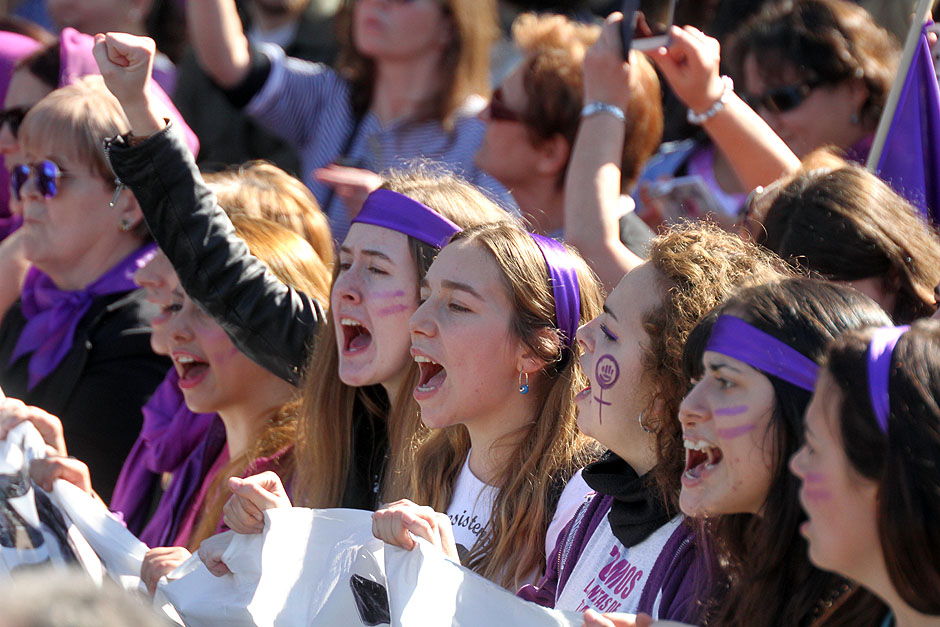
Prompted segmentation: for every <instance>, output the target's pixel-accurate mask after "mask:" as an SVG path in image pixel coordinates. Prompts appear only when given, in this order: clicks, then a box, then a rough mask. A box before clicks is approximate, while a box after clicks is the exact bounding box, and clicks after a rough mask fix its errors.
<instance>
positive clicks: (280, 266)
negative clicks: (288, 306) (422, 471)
mask: <svg viewBox="0 0 940 627" xmlns="http://www.w3.org/2000/svg"><path fill="white" fill-rule="evenodd" d="M232 224H233V225H234V226H235V231H236V233H237V234H238V236H239V237H241V238H242V239H243V240H245V243H246V244H247V245H248V249H249V250H250V251H251V254H253V255H254V256H256V257H258V258H259V259H260V260H261V261H263V262H264V263H265V265H266V266H267V267H268V268H269V269H270V270H271V272H273V273H274V275H275V276H277V278H278V279H280V280H281V281H282V282H284V283H286V284H287V285H289V286H291V287H293V288H294V289H296V290H299V291H302V292H304V293H306V294H310V295H312V296H313V295H317V294H318V292H319V290H320V288H319V287H318V286H319V285H320V284H322V283H323V282H324V281H328V280H329V270H327V268H326V266H325V265H324V264H323V262H322V261H321V260H320V257H319V255H317V253H316V251H314V250H313V248H312V247H311V246H310V244H309V243H307V241H306V240H304V239H303V238H302V237H300V236H299V235H297V234H296V233H294V232H293V231H290V230H288V229H286V228H284V227H282V226H281V225H279V224H275V223H274V222H271V221H269V220H264V219H260V218H249V217H247V216H243V215H233V216H232ZM296 418H297V403H296V401H290V402H288V403H286V404H285V405H284V406H282V407H281V408H280V410H278V411H277V412H276V413H275V415H273V416H271V417H270V418H269V419H268V421H267V422H266V423H265V424H264V426H263V427H262V429H261V431H260V434H259V436H258V438H257V439H256V440H255V442H254V444H253V445H252V446H251V447H249V449H248V450H246V451H245V452H243V453H242V454H241V455H238V456H236V457H233V458H232V459H230V460H229V461H228V463H227V464H226V465H225V466H224V467H223V468H222V469H221V470H220V471H219V473H218V474H217V475H216V476H215V478H214V479H213V481H212V483H211V484H210V486H209V489H208V490H207V491H206V498H205V502H204V504H203V507H202V510H201V511H200V512H199V513H198V515H197V519H196V526H195V527H194V529H193V532H192V534H191V535H190V537H189V540H188V542H187V543H186V546H187V548H189V549H190V550H195V549H196V548H198V547H199V544H200V543H201V542H202V541H203V540H205V539H206V538H208V537H209V536H211V535H214V534H215V532H216V530H217V529H218V526H219V522H220V521H221V520H222V507H223V506H224V505H225V502H226V501H227V500H228V496H229V494H228V490H227V489H226V483H227V482H228V479H229V478H230V477H240V476H242V475H243V474H244V472H245V470H246V469H247V468H248V467H249V465H250V464H251V462H252V461H253V460H257V459H260V458H263V457H270V456H272V455H274V454H276V453H279V452H281V451H283V450H284V449H285V448H286V447H288V446H290V445H291V444H293V442H294V440H295V437H296V432H297V420H296ZM290 469H291V468H290V461H289V460H288V461H287V462H286V464H285V466H283V471H284V472H285V474H286V473H288V472H290Z"/></svg>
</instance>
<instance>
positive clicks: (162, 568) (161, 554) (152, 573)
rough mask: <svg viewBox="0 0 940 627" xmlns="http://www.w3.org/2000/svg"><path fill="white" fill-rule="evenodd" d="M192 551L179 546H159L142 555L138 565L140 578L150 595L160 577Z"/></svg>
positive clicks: (190, 554)
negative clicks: (142, 557)
mask: <svg viewBox="0 0 940 627" xmlns="http://www.w3.org/2000/svg"><path fill="white" fill-rule="evenodd" d="M190 556H192V553H190V552H189V551H187V550H186V549H184V548H183V547H181V546H161V547H157V548H155V549H150V550H149V551H147V554H146V555H144V561H143V563H142V564H141V565H140V580H141V581H143V582H144V585H146V586H147V592H149V593H150V596H153V593H154V592H156V591H157V582H159V581H160V577H163V576H164V575H166V574H169V573H171V572H173V571H174V570H176V567H177V566H179V565H180V564H182V563H183V562H185V561H186V560H188V559H189V558H190Z"/></svg>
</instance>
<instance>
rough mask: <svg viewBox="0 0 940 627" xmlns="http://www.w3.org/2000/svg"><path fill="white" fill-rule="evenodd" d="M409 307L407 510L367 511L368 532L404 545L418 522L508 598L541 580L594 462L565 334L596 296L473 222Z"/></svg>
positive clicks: (555, 258) (579, 266) (566, 256)
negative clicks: (411, 377) (581, 423)
mask: <svg viewBox="0 0 940 627" xmlns="http://www.w3.org/2000/svg"><path fill="white" fill-rule="evenodd" d="M421 301H422V304H421V306H420V307H419V308H418V310H417V311H416V312H415V313H414V315H412V316H411V319H410V320H409V326H410V328H411V354H412V356H413V358H414V361H415V362H417V364H418V366H419V367H420V378H419V379H418V381H417V382H416V385H415V386H414V387H413V395H414V398H415V399H416V400H417V402H418V405H419V406H420V408H421V421H422V422H423V423H424V424H425V425H426V426H427V427H429V428H430V430H431V431H430V432H429V433H427V434H425V435H424V437H423V438H422V439H420V440H419V442H418V444H417V446H416V448H415V449H414V455H413V458H412V459H410V460H409V462H410V464H409V465H408V467H407V470H408V471H409V479H410V481H409V495H410V498H411V499H412V500H402V501H399V502H397V503H393V504H392V505H390V506H389V507H388V508H387V509H383V510H380V511H378V512H376V514H375V515H374V518H373V533H375V535H376V537H378V538H380V539H382V540H385V541H386V542H389V543H393V544H396V545H399V546H403V547H405V548H411V547H412V546H413V540H412V539H411V537H410V536H409V533H408V529H409V528H410V527H411V525H412V524H418V525H420V524H421V523H422V522H425V521H426V520H430V521H431V523H432V524H435V525H438V526H439V528H440V529H441V535H438V536H437V537H438V541H439V543H441V544H442V545H443V547H444V548H445V550H446V551H447V552H448V553H449V554H450V556H451V557H457V558H459V559H460V561H461V562H463V563H464V564H465V565H466V566H468V567H470V568H472V569H473V570H475V571H476V572H478V573H480V574H481V575H483V576H484V577H487V578H488V579H490V580H492V581H495V582H497V583H499V584H500V585H502V586H504V587H506V588H509V589H511V590H516V589H518V588H519V586H520V585H522V584H525V583H530V582H532V581H534V579H535V578H536V577H537V576H538V575H540V574H541V572H542V570H543V569H544V567H545V562H546V559H547V553H548V552H549V551H550V550H551V549H552V548H553V547H554V544H555V539H556V537H557V535H558V532H559V531H560V530H561V528H562V526H563V525H564V524H565V523H567V521H568V519H569V518H570V517H571V515H572V514H573V513H574V510H575V509H577V507H578V506H579V505H580V504H581V502H582V500H583V497H584V495H585V494H586V493H587V492H588V491H589V488H588V487H587V485H586V484H585V483H584V481H583V480H582V479H581V477H580V473H579V469H580V468H581V467H583V466H584V465H585V464H587V463H589V462H591V461H593V460H594V459H596V458H597V456H598V454H599V452H600V451H599V450H598V448H597V446H596V444H595V443H594V442H593V441H591V440H589V439H588V438H587V437H586V436H583V435H581V434H580V433H579V432H578V430H577V426H576V424H575V413H576V409H575V404H574V397H575V395H576V394H577V393H578V392H579V391H580V390H581V389H583V388H584V378H583V376H582V373H581V367H580V362H579V360H578V358H577V352H578V349H577V346H576V345H575V334H576V332H577V329H578V326H579V325H580V324H581V323H583V322H586V321H587V320H590V319H591V318H593V317H595V316H596V315H597V314H598V313H600V304H601V294H600V288H599V286H598V283H597V280H596V278H595V277H594V275H593V274H592V273H591V271H590V270H589V269H588V267H587V265H586V263H585V262H584V260H583V259H581V257H580V256H579V255H578V254H577V253H575V252H573V251H572V250H571V249H568V248H566V247H565V246H564V245H563V244H560V243H558V242H556V241H555V240H552V239H549V238H546V237H542V236H540V235H535V234H531V233H527V232H526V231H524V230H522V229H520V228H518V227H516V226H513V225H508V224H503V225H486V226H480V227H475V228H471V229H467V230H466V231H463V232H461V233H458V234H457V235H455V236H454V238H453V239H452V240H451V242H450V243H449V244H448V245H447V246H446V247H445V248H444V249H443V250H442V251H441V253H440V255H438V257H437V259H436V260H435V261H434V263H433V264H431V268H430V269H429V270H428V273H427V276H426V278H425V279H424V280H423V281H422V282H421ZM469 347H472V350H469ZM412 501H415V502H417V503H420V504H422V505H426V506H429V507H420V508H419V507H418V506H417V505H415V503H414V502H412ZM435 511H436V512H446V515H445V514H443V513H442V514H435V513H433V512H435ZM423 535H426V536H427V534H423Z"/></svg>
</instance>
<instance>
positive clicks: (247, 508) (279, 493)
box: [222, 471, 291, 533]
mask: <svg viewBox="0 0 940 627" xmlns="http://www.w3.org/2000/svg"><path fill="white" fill-rule="evenodd" d="M228 487H229V489H230V490H231V491H232V496H231V498H229V500H228V502H227V503H226V504H225V507H224V508H222V512H223V517H222V520H223V521H224V522H225V524H226V525H227V526H228V528H229V529H231V530H232V531H236V532H238V533H261V532H262V531H263V530H264V510H266V509H273V508H275V507H291V502H290V499H289V498H288V497H287V492H286V491H285V490H284V485H283V484H282V483H281V478H280V477H278V476H277V474H276V473H273V472H270V471H267V472H262V473H261V474H257V475H253V476H251V477H248V478H247V479H239V478H237V477H232V478H231V479H229V480H228Z"/></svg>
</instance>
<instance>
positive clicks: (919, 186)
mask: <svg viewBox="0 0 940 627" xmlns="http://www.w3.org/2000/svg"><path fill="white" fill-rule="evenodd" d="M924 28H925V29H926V26H925V27H924ZM875 172H876V173H877V174H878V176H880V177H881V178H882V179H884V180H885V181H887V182H888V183H889V184H890V185H891V187H893V188H894V190H895V191H896V192H898V193H899V194H901V195H902V196H904V197H905V198H907V200H908V201H909V202H910V203H911V204H912V205H914V206H915V207H917V208H918V209H920V210H921V211H922V212H923V213H924V215H926V216H928V217H929V218H930V219H931V220H932V221H933V222H934V223H935V224H940V220H938V218H940V88H938V86H937V74H936V71H935V70H934V66H933V59H932V58H931V56H930V46H929V45H928V44H927V34H926V30H925V31H923V32H921V36H920V42H919V43H918V46H917V50H916V51H915V53H914V58H913V59H912V60H911V66H910V68H909V69H908V72H907V78H906V79H905V80H904V87H903V89H902V90H901V97H900V99H899V100H898V106H897V109H896V110H895V112H894V117H893V119H892V120H891V126H890V128H889V129H888V135H887V138H886V139H885V146H884V150H883V151H882V153H881V157H880V158H879V159H878V167H877V168H876V169H875Z"/></svg>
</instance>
